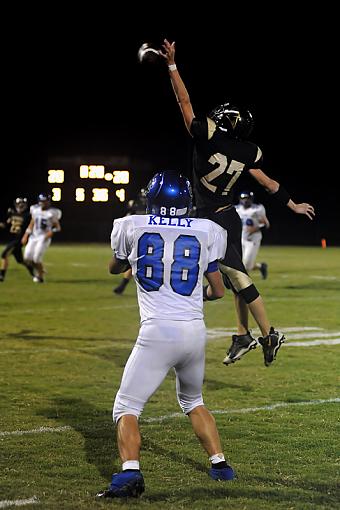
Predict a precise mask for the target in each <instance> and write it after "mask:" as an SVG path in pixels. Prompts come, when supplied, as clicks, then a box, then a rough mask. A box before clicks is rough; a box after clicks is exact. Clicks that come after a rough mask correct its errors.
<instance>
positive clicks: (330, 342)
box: [284, 338, 340, 347]
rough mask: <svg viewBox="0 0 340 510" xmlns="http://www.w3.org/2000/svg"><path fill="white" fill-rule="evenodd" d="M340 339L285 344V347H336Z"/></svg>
mask: <svg viewBox="0 0 340 510" xmlns="http://www.w3.org/2000/svg"><path fill="white" fill-rule="evenodd" d="M338 344H340V338H333V339H332V340H319V339H316V340H308V341H307V342H285V343H284V346H285V347H314V346H315V345H338Z"/></svg>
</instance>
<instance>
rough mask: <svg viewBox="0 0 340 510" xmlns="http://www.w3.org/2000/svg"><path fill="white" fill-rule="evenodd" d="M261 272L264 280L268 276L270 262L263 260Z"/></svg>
mask: <svg viewBox="0 0 340 510" xmlns="http://www.w3.org/2000/svg"><path fill="white" fill-rule="evenodd" d="M260 272H261V276H262V280H265V279H266V278H267V276H268V264H266V263H265V262H262V263H261V266H260Z"/></svg>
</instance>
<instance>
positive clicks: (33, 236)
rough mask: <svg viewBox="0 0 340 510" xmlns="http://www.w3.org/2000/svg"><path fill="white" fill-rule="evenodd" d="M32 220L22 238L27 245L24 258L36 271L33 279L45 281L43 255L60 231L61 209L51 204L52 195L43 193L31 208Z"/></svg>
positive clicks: (37, 281) (38, 281) (36, 281)
mask: <svg viewBox="0 0 340 510" xmlns="http://www.w3.org/2000/svg"><path fill="white" fill-rule="evenodd" d="M30 213H31V217H32V219H31V222H30V224H29V225H28V228H27V229H26V231H25V234H24V235H23V238H22V240H21V242H22V244H23V245H26V248H25V252H24V259H25V263H26V265H27V266H29V267H31V268H32V270H33V272H34V275H35V276H34V277H33V281H34V282H35V283H43V281H44V266H43V263H42V261H43V257H44V254H45V251H46V250H47V248H48V247H49V245H50V244H51V241H52V237H53V235H54V234H55V232H60V230H61V227H60V218H61V214H62V213H61V210H60V209H57V208H56V207H52V206H51V196H50V195H48V194H46V193H41V194H40V195H39V196H38V203H37V204H34V205H32V206H31V208H30Z"/></svg>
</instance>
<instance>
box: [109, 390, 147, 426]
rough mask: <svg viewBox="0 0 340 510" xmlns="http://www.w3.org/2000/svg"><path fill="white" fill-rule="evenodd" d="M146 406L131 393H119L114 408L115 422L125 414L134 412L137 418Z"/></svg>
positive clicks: (113, 416)
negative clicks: (131, 395)
mask: <svg viewBox="0 0 340 510" xmlns="http://www.w3.org/2000/svg"><path fill="white" fill-rule="evenodd" d="M143 408H144V402H141V401H138V400H136V399H134V398H132V397H130V396H129V395H122V394H121V393H119V392H118V393H117V395H116V398H115V401H114V404H113V410H112V418H113V421H114V422H115V423H117V422H118V420H119V418H121V417H122V416H124V415H125V414H132V415H133V416H136V417H137V419H138V418H139V416H140V415H141V412H142V411H143Z"/></svg>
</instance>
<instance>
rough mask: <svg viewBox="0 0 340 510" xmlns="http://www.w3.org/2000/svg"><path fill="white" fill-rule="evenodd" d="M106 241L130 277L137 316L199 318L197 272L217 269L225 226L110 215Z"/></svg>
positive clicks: (200, 279) (199, 280)
mask: <svg viewBox="0 0 340 510" xmlns="http://www.w3.org/2000/svg"><path fill="white" fill-rule="evenodd" d="M111 247H112V249H113V252H114V255H115V256H116V258H117V259H120V260H128V261H129V263H130V265H131V268H132V274H133V276H134V278H135V280H136V285H137V295H138V302H139V309H140V315H141V322H143V321H145V320H147V319H169V320H184V321H190V320H192V319H202V318H203V295H202V287H203V276H204V273H205V272H206V271H207V270H208V271H210V272H212V271H216V270H217V263H216V261H217V260H219V259H221V258H223V257H224V255H225V252H226V248H227V232H226V231H225V230H224V229H223V228H222V227H220V226H219V225H217V224H216V223H214V222H212V221H210V220H208V219H198V218H176V217H171V218H165V217H161V216H156V215H153V214H147V215H132V216H126V217H124V218H119V219H117V220H115V221H114V223H113V229H112V234H111Z"/></svg>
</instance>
